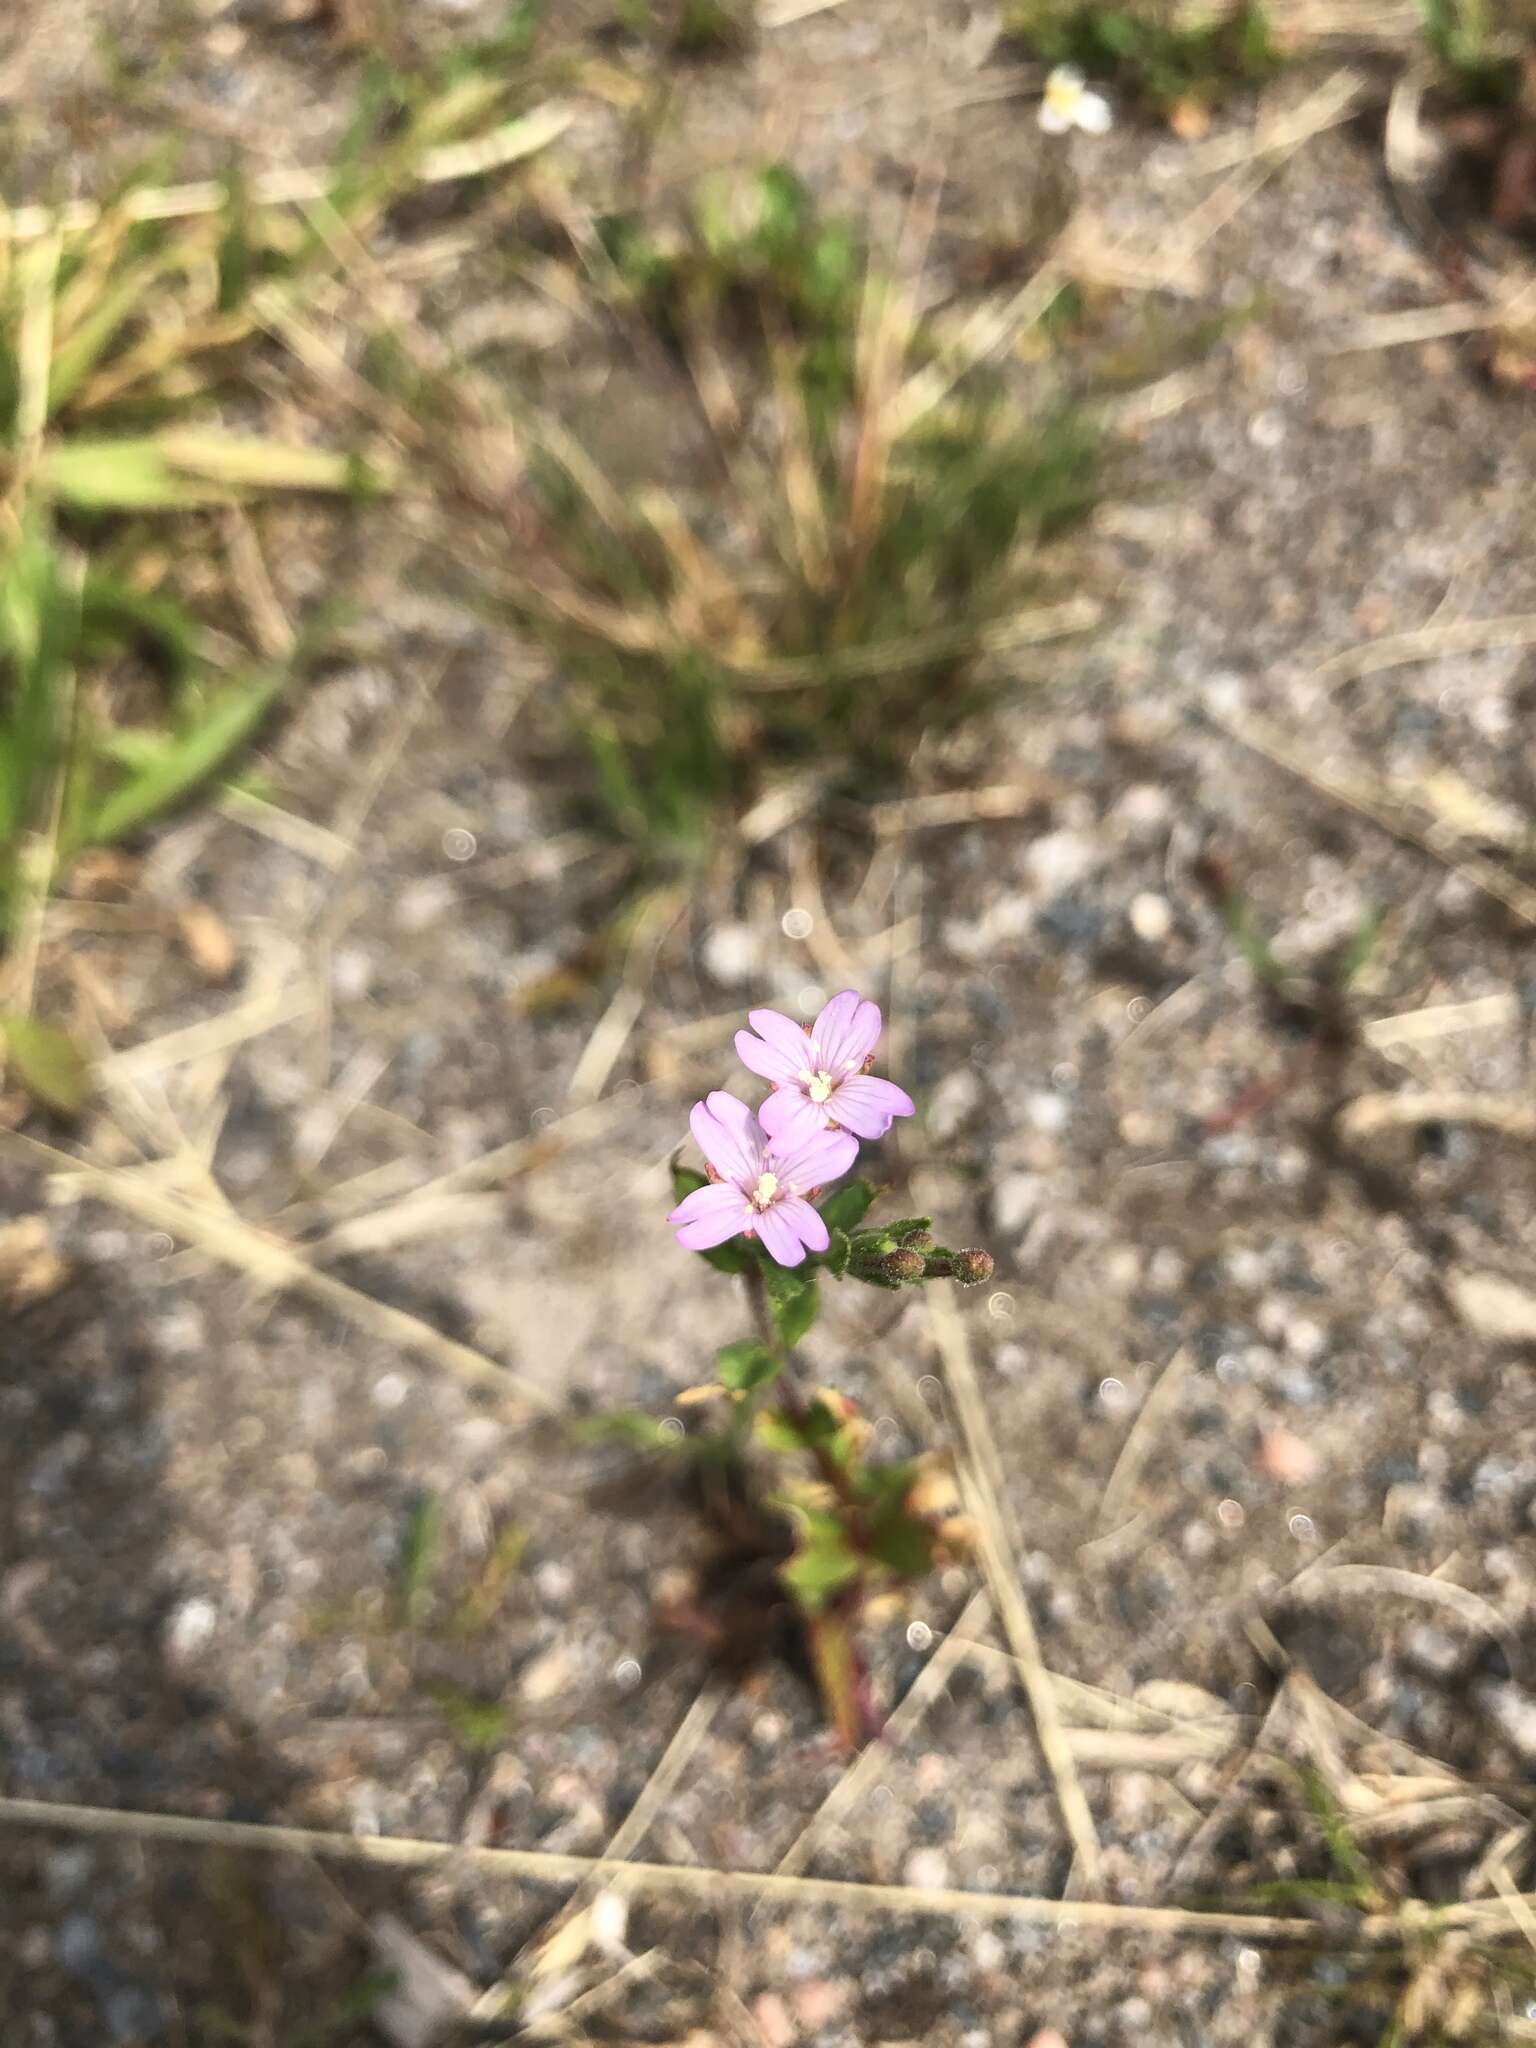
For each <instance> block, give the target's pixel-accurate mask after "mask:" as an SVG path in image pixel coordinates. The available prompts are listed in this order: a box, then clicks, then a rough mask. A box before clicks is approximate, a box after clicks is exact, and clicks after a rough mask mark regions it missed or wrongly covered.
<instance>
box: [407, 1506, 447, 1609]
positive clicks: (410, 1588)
mask: <svg viewBox="0 0 1536 2048" xmlns="http://www.w3.org/2000/svg"><path fill="white" fill-rule="evenodd" d="M442 1533H443V1504H442V1502H441V1500H439V1498H438V1496H437V1495H436V1494H435V1493H424V1494H423V1495H422V1496H421V1498H420V1499H419V1500H418V1501H417V1502H416V1503H415V1504H414V1506H413V1507H412V1508H411V1511H410V1514H409V1516H408V1517H407V1519H406V1524H405V1534H404V1535H403V1536H402V1538H401V1540H400V1576H399V1580H398V1583H397V1585H396V1593H397V1596H398V1603H399V1608H400V1618H401V1620H402V1621H404V1622H406V1623H408V1624H409V1623H414V1622H417V1621H419V1620H420V1619H421V1616H422V1613H423V1611H424V1610H425V1608H426V1605H427V1601H428V1599H429V1598H430V1596H431V1592H432V1581H433V1579H434V1578H435V1577H436V1576H437V1567H438V1561H439V1555H440V1552H441V1547H442Z"/></svg>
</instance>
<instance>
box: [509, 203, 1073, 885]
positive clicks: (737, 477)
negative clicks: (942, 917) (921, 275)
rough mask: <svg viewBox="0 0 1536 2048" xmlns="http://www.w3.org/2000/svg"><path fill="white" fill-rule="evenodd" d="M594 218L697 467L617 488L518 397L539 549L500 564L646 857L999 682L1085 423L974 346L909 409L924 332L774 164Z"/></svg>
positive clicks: (532, 528) (883, 773)
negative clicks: (649, 219)
mask: <svg viewBox="0 0 1536 2048" xmlns="http://www.w3.org/2000/svg"><path fill="white" fill-rule="evenodd" d="M600 240H601V247H602V249H603V251H604V252H605V253H606V258H607V262H608V265H609V272H608V283H609V290H610V293H611V295H612V297H613V299H614V301H615V303H616V304H617V305H618V306H619V308H620V309H621V311H623V312H625V313H626V314H627V315H628V316H629V318H630V319H631V320H632V321H638V322H639V323H640V326H641V330H642V331H641V335H640V339H641V343H642V346H647V347H648V348H649V349H650V350H651V351H653V352H654V351H655V350H656V349H657V346H658V343H659V344H660V347H661V350H662V352H663V354H664V358H665V360H668V361H670V362H671V364H672V365H673V366H674V375H675V376H676V377H677V382H678V384H679V385H680V386H681V388H682V391H683V394H684V402H685V403H687V404H688V405H689V406H690V407H691V408H692V409H693V410H694V411H695V412H696V414H697V416H699V417H700V418H701V419H702V422H703V423H704V426H705V429H706V433H707V436H708V441H709V448H710V455H709V458H708V460H709V472H708V475H707V478H706V480H705V481H704V483H703V484H702V485H701V486H700V487H699V488H698V489H696V490H690V491H689V492H688V493H687V494H686V495H685V494H683V493H681V492H676V491H669V490H665V489H663V488H661V487H660V486H659V485H656V484H648V483H640V484H638V485H633V486H630V487H624V486H622V485H621V484H619V483H618V482H616V481H614V479H613V478H612V477H611V476H610V475H609V474H608V473H606V472H605V470H604V469H603V468H602V466H601V465H600V464H599V463H598V462H597V461H596V460H595V459H594V457H593V456H592V455H591V454H590V453H589V452H588V450H587V449H586V448H585V447H583V446H582V445H581V444H580V443H578V442H577V441H576V439H575V437H574V436H573V435H572V434H570V433H569V432H568V431H567V430H566V429H565V428H564V426H563V425H562V424H561V423H560V422H559V421H557V420H555V419H553V418H551V417H549V416H548V415H544V416H536V415H535V416H525V417H524V418H523V419H522V420H520V425H521V427H522V429H523V436H524V442H525V446H526V447H527V449H528V451H529V452H528V457H527V461H526V465H525V469H524V472H523V476H522V479H521V487H520V490H519V491H518V493H517V497H516V503H515V506H514V509H513V515H512V516H513V523H514V526H515V529H516V532H517V534H518V538H519V542H520V543H521V544H522V545H523V546H524V547H525V548H526V559H527V563H528V566H527V567H526V568H524V569H521V570H519V571H517V572H510V571H504V572H503V573H502V574H501V575H500V577H499V578H498V586H497V587H498V588H499V590H500V592H501V594H502V597H503V599H504V601H505V602H506V604H507V608H508V609H509V610H510V611H511V612H512V613H513V615H514V616H515V617H516V618H517V620H518V621H519V623H520V624H521V625H523V626H524V627H525V628H526V629H528V630H530V631H532V632H533V633H535V634H536V635H537V636H538V637H539V638H540V639H542V640H543V641H544V642H545V643H546V644H547V645H549V646H550V647H551V648H552V649H553V650H554V652H555V653H556V655H557V657H558V659H559V663H560V668H561V674H562V703H563V706H564V708H565V711H566V713H567V716H568V718H569V720H570V722H571V724H572V725H573V726H574V727H575V729H576V731H577V732H578V733H579V734H580V736H581V738H582V740H583V741H584V742H585V744H586V746H587V747H588V749H589V750H590V754H591V758H592V760H593V763H594V768H595V789H596V795H597V798H598V802H599V806H600V809H601V813H602V815H603V816H604V818H605V819H606V820H607V822H608V823H609V825H610V826H611V827H612V828H613V829H615V830H616V831H617V832H619V833H620V834H621V835H622V836H623V837H624V838H626V839H627V840H628V841H629V842H630V844H631V846H632V848H633V849H634V851H635V854H636V855H637V857H638V858H639V859H640V860H641V861H642V862H650V863H660V864H663V865H666V864H678V863H681V864H684V865H689V864H694V863H697V862H699V861H701V860H704V859H706V858H707V857H708V856H709V855H710V854H711V853H712V852H713V850H714V849H715V848H716V847H717V846H718V844H719V843H720V838H721V834H722V832H723V831H724V830H725V829H726V828H727V827H728V826H729V824H730V822H731V821H732V820H733V819H734V818H735V817H736V816H739V815H740V814H741V813H742V812H743V811H744V810H745V809H746V808H747V807H748V806H749V805H750V804H751V803H752V802H753V801H754V800H755V798H756V797H757V796H758V795H760V794H761V792H762V790H763V789H764V787H765V785H766V784H767V782H768V781H769V780H770V779H771V778H772V777H773V776H774V775H775V774H776V773H781V772H784V771H805V770H811V771H814V772H815V773H817V774H818V775H819V776H822V777H824V778H825V780H826V781H827V783H828V784H829V785H830V787H831V788H832V789H833V790H834V791H841V792H845V793H848V794H851V795H854V796H856V797H859V798H863V799H867V798H868V797H869V796H871V795H872V794H875V793H877V792H879V791H880V790H881V789H884V788H889V787H892V786H893V785H894V784H895V782H896V781H897V779H898V778H899V776H900V775H901V774H902V773H903V771H904V770H905V768H906V765H907V763H908V762H909V761H910V758H911V754H912V750H913V748H914V747H915V746H916V744H917V743H918V741H919V740H920V739H921V738H922V737H923V735H924V734H925V733H929V732H935V731H937V732H943V731H945V730H947V729H950V728H953V727H954V726H956V725H958V724H961V723H963V722H964V721H965V720H966V719H968V718H970V717H972V716H974V714H975V713H976V712H977V710H978V709H979V708H980V707H981V706H982V705H983V704H984V703H986V702H987V701H988V699H989V697H990V696H991V695H992V694H993V693H994V692H995V691H996V690H998V689H1000V688H1001V687H1002V684H1001V680H1000V678H999V676H998V675H997V673H996V671H995V670H994V671H993V672H991V673H988V671H987V666H986V659H985V657H986V656H987V654H988V652H989V650H990V649H991V648H992V647H993V646H994V645H995V644H996V643H997V642H998V641H1000V640H1006V638H1007V636H1008V631H1009V628H1010V625H1011V624H1012V623H1013V622H1014V621H1015V619H1016V618H1017V615H1018V614H1019V613H1020V611H1021V610H1022V609H1024V608H1025V607H1027V606H1028V604H1029V603H1030V601H1031V600H1032V599H1033V598H1036V597H1038V596H1039V595H1040V593H1041V592H1042V590H1043V588H1044V583H1045V579H1044V567H1043V561H1042V557H1041V553H1040V548H1041V544H1042V543H1044V542H1047V541H1049V540H1050V539H1052V538H1053V537H1054V536H1056V535H1057V534H1059V533H1060V532H1061V531H1062V530H1063V529H1064V528H1066V527H1068V526H1070V525H1071V523H1072V522H1073V521H1074V520H1075V519H1077V518H1078V517H1079V516H1080V515H1081V514H1082V512H1083V511H1084V510H1085V508H1086V507H1087V506H1088V504H1089V503H1090V502H1091V498H1092V490H1093V455H1094V448H1095V435H1094V433H1093V430H1092V428H1091V427H1090V425H1089V424H1088V423H1087V421H1086V420H1085V419H1084V418H1083V417H1082V415H1081V414H1079V413H1076V412H1072V411H1058V412H1055V413H1051V414H1048V415H1045V416H1042V417H1039V418H1027V417H1025V416H1023V415H1022V414H1020V413H1019V411H1018V410H1017V409H1016V408H1015V407H1014V406H1013V404H1012V403H1011V402H1010V400H1009V399H1008V397H1007V395H1006V393H1005V391H1004V389H1003V386H1002V384H1001V382H1000V381H999V380H998V379H996V378H995V377H993V376H991V375H989V374H987V373H984V372H982V371H981V370H978V369H975V368H971V369H969V370H967V368H966V366H965V365H963V364H962V365H960V366H958V367H957V368H956V369H955V371H954V375H953V379H952V380H951V379H949V378H947V377H946V378H944V379H942V380H941V383H942V385H943V395H941V396H940V397H939V398H938V399H937V400H936V401H935V402H934V403H933V404H931V405H926V406H922V407H917V408H913V407H910V406H909V405H908V404H907V403H906V399H907V396H908V393H909V391H910V389H911V386H912V384H913V383H914V382H915V381H917V380H918V379H919V377H920V375H921V373H923V372H925V371H932V370H933V366H934V364H935V360H936V356H937V352H938V342H937V339H936V337H935V336H934V334H933V333H932V332H931V331H930V330H929V328H928V327H927V325H926V323H925V322H924V321H923V319H922V318H921V317H920V316H919V315H918V313H917V312H916V311H915V309H914V306H913V304H912V300H911V297H910V295H909V294H907V293H905V292H903V291H902V290H901V289H899V288H898V287H897V286H895V285H894V284H892V283H891V282H889V281H888V280H886V279H885V278H883V277H882V276H881V275H880V274H879V273H878V271H877V270H876V269H875V268H874V266H873V265H872V264H871V262H870V260H869V256H868V253H867V251H866V250H864V249H863V248H862V246H861V245H860V243H859V240H858V238H857V237H856V236H855V235H854V234H853V233H852V232H851V231H850V230H849V229H848V228H847V227H846V226H844V225H843V224H841V223H838V222H829V221H825V220H823V219H822V218H821V217H820V216H819V214H818V211H817V209H816V207H815V206H814V204H813V202H812V200H811V197H810V195H809V193H808V192H807V191H806V189H805V187H804V186H803V185H802V184H801V183H800V182H799V181H798V180H797V179H796V178H795V177H794V176H793V174H792V173H790V172H788V171H786V170H784V169H783V168H781V167H774V168H770V169H769V170H767V171H765V172H763V173H761V174H759V175H758V176H756V177H754V178H752V179H750V180H747V181H745V182H742V181H739V180H733V181H711V182H709V183H707V184H706V185H705V186H704V187H703V188H702V189H701V190H700V191H699V193H698V194H697V195H696V197H695V201H694V204H693V206H692V208H691V209H690V211H689V214H688V216H687V219H686V220H685V221H684V223H683V224H682V226H681V227H680V229H679V230H678V231H677V232H676V233H675V234H674V235H672V236H670V237H663V236H660V235H657V234H655V233H652V232H650V231H649V230H647V229H646V228H645V227H644V226H643V225H642V224H640V223H639V222H637V221H635V220H633V219H630V218H625V219H618V220H610V221H608V222H606V223H604V224H603V225H602V227H601V230H600ZM951 383H952V385H953V388H950V385H951Z"/></svg>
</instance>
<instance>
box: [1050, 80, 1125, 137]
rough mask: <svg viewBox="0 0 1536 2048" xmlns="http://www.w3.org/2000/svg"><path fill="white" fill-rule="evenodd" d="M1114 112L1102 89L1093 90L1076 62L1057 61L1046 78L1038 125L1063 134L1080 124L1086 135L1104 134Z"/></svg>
mask: <svg viewBox="0 0 1536 2048" xmlns="http://www.w3.org/2000/svg"><path fill="white" fill-rule="evenodd" d="M1114 120H1115V113H1114V109H1113V107H1111V105H1110V104H1109V101H1108V100H1107V99H1105V97H1104V95H1103V94H1102V93H1101V92H1092V91H1090V89H1089V86H1088V81H1087V79H1086V78H1084V76H1083V74H1082V72H1081V71H1079V70H1078V68H1077V66H1076V65H1075V64H1058V65H1057V66H1056V68H1055V70H1054V71H1053V72H1052V73H1051V75H1050V77H1049V78H1047V80H1046V81H1045V92H1044V95H1043V96H1042V98H1041V101H1040V126H1041V127H1042V128H1043V129H1044V130H1045V132H1046V134H1047V135H1065V134H1067V133H1068V132H1069V130H1071V129H1073V128H1081V129H1082V131H1083V133H1084V134H1085V135H1106V134H1108V132H1109V130H1110V129H1111V128H1112V127H1113V126H1114Z"/></svg>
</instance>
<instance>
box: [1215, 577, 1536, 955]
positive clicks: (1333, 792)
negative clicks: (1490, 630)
mask: <svg viewBox="0 0 1536 2048" xmlns="http://www.w3.org/2000/svg"><path fill="white" fill-rule="evenodd" d="M1530 624H1531V628H1532V631H1531V634H1530V638H1532V639H1536V617H1533V618H1532V620H1531V621H1530ZM1444 630H1446V631H1449V630H1450V628H1445V629H1444ZM1506 644H1507V643H1506ZM1206 716H1207V717H1208V718H1209V719H1210V720H1211V722H1212V724H1213V725H1217V726H1219V727H1220V728H1221V730H1222V731H1223V732H1227V733H1230V734H1231V736H1232V737H1233V739H1235V740H1237V741H1239V742H1240V743H1241V744H1242V745H1243V746H1245V747H1250V748H1251V749H1252V750H1253V752H1254V753H1256V754H1262V755H1263V756H1264V758H1265V760H1267V761H1273V762H1274V764H1275V766H1276V767H1277V768H1283V769H1285V771H1286V773H1287V774H1289V775H1294V776H1296V778H1297V779H1298V780H1299V781H1301V782H1305V783H1306V784H1307V785H1308V786H1309V787H1310V788H1312V789H1315V790H1316V791H1317V792H1318V793H1319V794H1320V795H1322V796H1325V797H1328V798H1329V799H1330V800H1331V801H1332V802H1334V803H1338V804H1343V805H1344V806H1345V807H1346V808H1347V809H1349V810H1352V811H1356V812H1358V813H1359V815H1360V816H1361V817H1362V818H1369V819H1370V820H1371V822H1372V823H1373V824H1375V825H1379V826H1380V827H1381V829H1382V830H1383V831H1384V832H1390V833H1391V834H1392V835H1393V837H1394V838H1397V839H1402V840H1405V841H1406V842H1407V843H1408V844H1409V845H1410V846H1418V847H1422V849H1423V850H1424V852H1425V853H1429V854H1433V855H1434V857H1435V859H1436V860H1440V861H1444V863H1445V864H1446V866H1447V867H1449V868H1453V869H1454V870H1455V872H1456V873H1457V874H1458V875H1460V876H1461V877H1462V878H1463V880H1465V881H1467V882H1469V883H1470V884H1471V885H1472V887H1473V888H1475V889H1480V890H1481V891H1482V893H1483V894H1484V895H1485V896H1491V897H1492V898H1493V899H1494V901H1495V902H1498V903H1502V904H1503V905H1504V907H1505V909H1506V910H1508V911H1510V912H1512V913H1513V915H1514V916H1516V917H1518V918H1519V919H1520V921H1521V923H1522V924H1529V925H1536V889H1533V888H1532V887H1531V886H1530V885H1529V883H1526V882H1522V881H1520V880H1519V879H1518V877H1516V876H1514V875H1511V874H1510V873H1508V872H1507V870H1505V869H1504V868H1501V867H1500V866H1498V864H1497V863H1496V862H1494V861H1491V860H1488V859H1487V858H1485V856H1484V855H1482V854H1480V853H1478V852H1476V851H1474V850H1473V849H1472V848H1470V847H1468V846H1466V845H1465V844H1464V842H1463V841H1462V839H1461V837H1460V835H1459V834H1458V833H1456V832H1454V831H1453V830H1452V829H1451V828H1450V827H1449V826H1448V825H1446V824H1445V823H1444V822H1443V820H1436V821H1435V822H1432V823H1421V822H1420V821H1419V820H1418V819H1417V818H1416V817H1415V816H1414V815H1413V814H1412V813H1411V812H1410V811H1409V810H1408V808H1407V807H1406V806H1405V804H1404V803H1403V801H1402V799H1401V798H1400V797H1399V796H1397V795H1396V794H1395V793H1394V792H1393V791H1391V790H1390V789H1388V788H1387V787H1386V786H1385V785H1384V784H1383V783H1381V782H1379V781H1378V780H1377V779H1376V778H1375V777H1373V776H1370V775H1368V774H1366V773H1365V771H1364V770H1363V769H1360V768H1351V769H1350V770H1349V771H1348V772H1347V773H1345V772H1343V771H1341V770H1339V769H1337V768H1330V767H1326V766H1324V765H1322V764H1321V763H1320V761H1319V759H1318V756H1317V751H1316V748H1315V747H1314V748H1313V750H1312V751H1311V752H1310V753H1309V752H1308V751H1307V750H1306V749H1305V748H1304V747H1303V746H1301V745H1300V744H1298V743H1297V742H1296V741H1294V740H1292V739H1291V738H1290V737H1289V736H1288V735H1287V734H1285V733H1283V732H1281V730H1280V729H1279V727H1278V726H1275V725H1271V724H1270V723H1269V722H1268V721H1267V720H1264V719H1257V718H1233V717H1229V716H1227V715H1226V714H1225V713H1223V712H1221V711H1218V710H1217V709H1215V708H1214V707H1213V706H1211V705H1207V706H1206Z"/></svg>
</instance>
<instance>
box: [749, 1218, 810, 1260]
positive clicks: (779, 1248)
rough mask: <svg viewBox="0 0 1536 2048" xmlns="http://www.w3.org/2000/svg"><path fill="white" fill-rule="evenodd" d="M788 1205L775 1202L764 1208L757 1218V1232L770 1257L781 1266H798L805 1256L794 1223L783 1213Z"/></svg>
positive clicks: (803, 1247)
mask: <svg viewBox="0 0 1536 2048" xmlns="http://www.w3.org/2000/svg"><path fill="white" fill-rule="evenodd" d="M789 1206H790V1205H789V1203H788V1202H775V1203H774V1204H773V1206H772V1207H771V1208H769V1209H764V1210H763V1211H762V1212H761V1214H760V1215H759V1216H758V1218H757V1234H758V1236H759V1237H760V1238H761V1239H762V1241H763V1249H764V1251H766V1252H767V1254H768V1256H769V1257H770V1258H771V1259H776V1260H777V1261H778V1263H779V1264H780V1265H781V1266H798V1265H800V1264H801V1263H802V1262H803V1260H804V1258H805V1246H804V1245H803V1244H802V1243H801V1241H800V1236H799V1233H798V1232H797V1231H796V1229H795V1226H794V1223H793V1222H792V1221H791V1219H790V1218H789V1217H788V1216H787V1215H786V1214H785V1211H786V1210H787V1209H788V1208H789Z"/></svg>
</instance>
